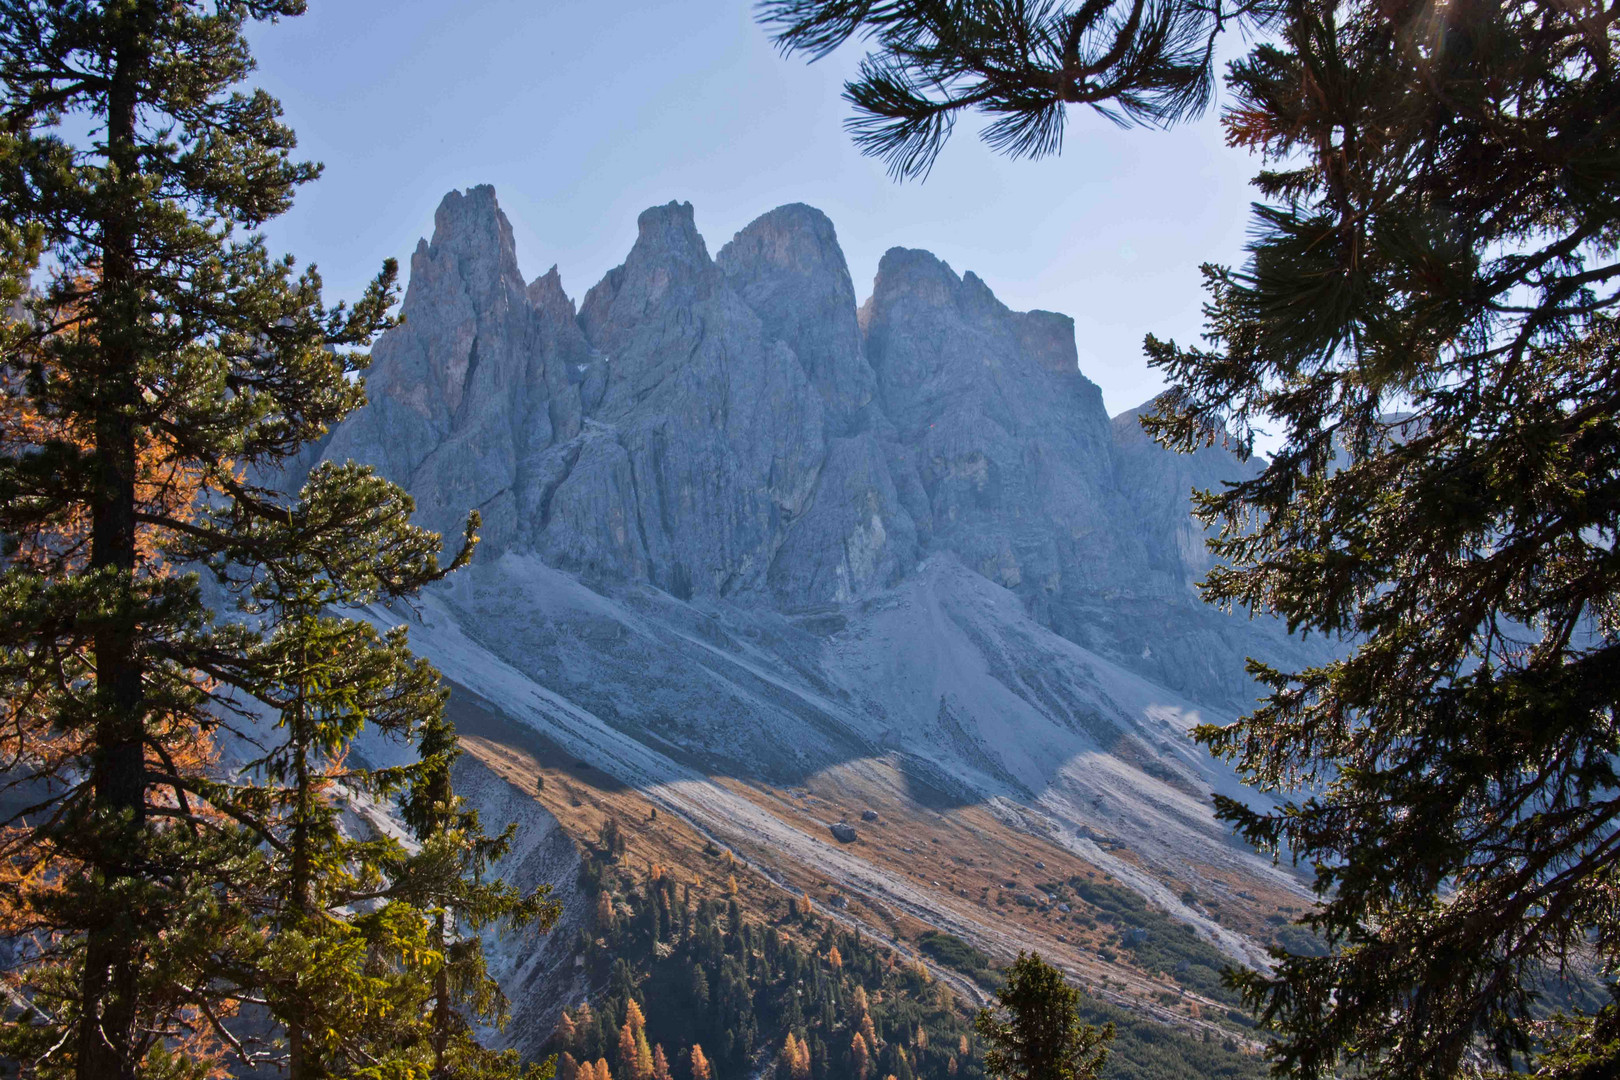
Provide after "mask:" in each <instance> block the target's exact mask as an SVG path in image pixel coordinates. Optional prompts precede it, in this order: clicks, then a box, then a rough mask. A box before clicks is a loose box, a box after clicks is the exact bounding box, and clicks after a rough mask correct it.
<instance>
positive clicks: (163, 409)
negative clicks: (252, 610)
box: [0, 0, 437, 1078]
mask: <svg viewBox="0 0 1620 1080" xmlns="http://www.w3.org/2000/svg"><path fill="white" fill-rule="evenodd" d="M302 6H303V5H302V3H301V2H300V0H255V2H251V3H241V4H217V5H216V4H205V3H196V2H192V3H185V2H162V3H160V2H157V0H121V2H117V3H112V2H108V3H91V2H75V3H50V2H41V0H5V2H3V3H0V115H3V116H4V118H5V122H4V125H3V131H0V146H3V152H4V155H3V156H4V159H5V161H6V163H7V164H6V167H5V168H4V169H3V170H0V174H3V175H0V221H4V222H5V225H4V227H0V263H3V264H4V265H3V266H0V269H3V270H4V271H5V272H6V273H7V274H8V278H7V280H6V282H5V284H4V286H3V288H0V293H3V294H4V295H6V296H8V297H18V296H21V295H22V294H23V293H24V291H25V286H28V285H30V284H31V285H32V286H33V288H34V290H35V291H33V292H32V293H31V294H30V297H29V299H28V301H27V304H26V308H27V311H26V314H25V315H24V317H22V318H18V319H9V320H8V321H7V322H6V325H5V327H4V332H3V334H0V365H3V370H0V393H3V394H4V395H5V396H6V397H7V398H8V399H10V400H12V401H13V402H18V401H23V402H26V403H27V406H28V410H27V411H28V412H29V413H30V414H31V415H33V416H35V417H38V418H42V419H43V420H44V421H45V422H46V424H47V425H48V427H49V428H50V429H51V432H50V433H49V434H48V436H47V437H45V438H43V439H39V440H36V439H33V438H31V437H28V436H27V435H26V433H25V434H23V435H22V436H20V437H18V436H17V435H15V434H14V433H11V432H8V433H7V435H6V437H5V438H4V439H0V442H3V444H4V446H5V453H4V454H3V456H0V534H3V535H4V538H5V543H6V547H7V551H6V554H7V556H8V558H7V561H6V563H5V565H4V569H3V571H0V573H3V576H0V627H3V629H0V682H3V683H4V685H5V690H6V692H5V697H4V701H5V706H4V708H5V712H6V717H5V720H6V723H5V725H4V727H5V730H6V732H7V735H6V736H5V737H6V738H7V739H9V740H10V745H8V746H7V747H6V751H7V759H8V760H13V761H16V762H18V763H19V765H20V766H21V767H22V768H23V770H24V772H25V776H24V777H23V782H24V783H25V784H27V785H28V786H29V787H30V788H31V789H32V790H33V791H34V792H36V793H37V794H38V795H39V796H40V801H38V802H36V803H31V804H30V805H29V806H28V808H27V811H26V818H18V819H16V820H15V821H14V822H12V824H15V825H17V826H18V828H17V829H16V830H15V831H13V832H12V833H11V834H10V835H9V837H8V845H7V848H6V855H7V858H8V860H9V861H10V864H11V866H12V868H14V869H15V868H16V867H17V866H19V865H21V866H23V867H32V868H34V869H37V870H40V871H41V872H40V873H32V874H23V875H20V876H18V877H16V878H14V879H12V884H13V887H12V888H9V889H8V890H7V891H6V895H5V897H4V901H5V904H6V905H7V907H8V909H9V911H10V912H12V913H13V914H14V915H15V917H16V918H15V925H17V926H19V927H20V928H21V929H22V930H24V931H25V932H27V933H28V934H29V937H28V938H27V940H26V942H25V943H24V945H23V952H24V956H25V961H24V969H23V971H22V972H21V973H20V974H19V976H18V979H17V985H16V986H15V988H14V989H15V991H16V993H17V994H19V995H20V996H21V999H22V1000H25V1001H26V1002H28V1009H27V1010H26V1012H25V1013H24V1015H23V1016H22V1018H21V1019H20V1020H19V1021H18V1022H16V1023H12V1024H8V1025H7V1027H6V1029H5V1031H4V1034H3V1038H4V1042H5V1050H6V1052H7V1053H9V1054H10V1055H12V1056H13V1057H14V1058H15V1059H17V1060H21V1061H23V1062H25V1063H27V1066H28V1067H29V1068H30V1069H32V1070H34V1071H36V1072H37V1073H39V1074H41V1075H66V1074H75V1075H78V1076H83V1077H97V1078H102V1077H107V1078H113V1077H120V1078H124V1077H133V1076H135V1075H137V1074H138V1073H139V1072H141V1071H142V1070H154V1071H159V1072H161V1071H171V1072H172V1071H175V1070H181V1071H184V1070H186V1069H189V1068H193V1067H195V1066H192V1065H188V1064H186V1062H185V1057H186V1056H188V1055H191V1054H198V1055H203V1056H204V1057H205V1058H206V1056H207V1054H208V1053H209V1052H210V1051H209V1048H208V1046H207V1043H208V1041H209V1040H214V1041H216V1042H218V1043H221V1044H225V1045H228V1044H230V1043H231V1041H232V1036H231V1034H230V1032H229V1031H228V1029H227V1028H226V1027H225V1025H224V1024H223V1019H224V1018H225V1017H226V1015H227V1014H228V1013H229V1011H230V1008H231V1002H232V1000H233V998H234V997H235V996H238V994H239V991H237V990H236V989H234V986H233V984H234V980H235V979H236V977H237V975H238V973H239V971H240V970H241V967H242V965H241V961H242V958H243V957H244V956H248V957H251V954H252V953H253V952H254V950H255V949H256V948H257V943H258V940H259V937H258V935H257V933H256V932H255V931H254V918H255V910H256V909H255V901H256V896H255V890H256V888H257V885H258V884H259V880H260V870H261V862H262V858H263V852H262V850H261V849H260V843H261V841H262V839H263V836H264V831H265V830H264V829H262V828H259V827H258V826H256V825H254V824H252V823H249V822H246V821H243V820H242V819H241V818H240V816H239V815H238V814H236V813H233V809H232V808H230V807H228V806H224V805H220V804H214V803H211V802H210V799H209V792H208V791H207V790H206V767H207V764H208V759H209V756H210V752H209V750H208V747H207V743H208V733H209V732H210V730H211V729H213V728H214V727H215V726H217V725H218V724H219V723H220V722H221V720H222V717H223V716H228V715H229V707H230V704H231V698H232V695H233V694H236V693H238V692H241V691H247V692H251V688H252V687H253V686H255V685H258V684H259V683H260V682H261V681H262V680H261V676H262V674H263V673H262V671H260V670H258V669H256V668H255V667H254V662H253V660H252V659H251V657H250V654H251V653H252V651H253V649H254V647H255V644H256V642H257V638H256V636H255V635H254V634H252V633H250V632H247V631H245V630H244V629H243V628H242V627H241V626H240V625H239V624H232V625H225V626H220V625H216V624H214V623H213V621H212V620H211V618H210V614H209V610H208V608H207V606H206V605H205V604H204V601H203V597H202V595H201V591H200V587H199V579H198V577H197V575H196V574H195V573H187V572H181V568H183V567H184V566H185V565H186V564H188V563H190V564H193V565H201V566H203V567H205V568H207V569H211V570H217V569H218V568H219V567H221V566H223V565H224V564H226V563H229V562H232V561H234V560H236V559H238V558H240V557H242V556H243V555H252V554H253V553H252V552H251V550H250V549H251V546H252V543H253V541H252V540H251V539H250V537H251V535H252V534H253V532H254V530H255V528H256V527H257V526H259V525H262V524H263V523H265V522H267V521H280V520H282V519H284V518H285V516H286V514H287V505H286V503H285V502H284V501H283V499H282V498H281V497H279V495H278V493H277V492H275V491H273V490H271V489H268V488H266V487H263V486H260V485H259V484H256V483H255V482H253V481H252V480H251V479H250V477H252V476H254V475H260V474H262V473H264V472H266V471H268V472H273V471H274V469H275V467H276V465H277V463H278V462H280V461H282V460H284V459H286V458H287V457H289V456H290V455H292V454H294V453H296V452H297V451H298V450H299V449H300V448H301V447H302V446H303V445H304V444H305V443H307V442H308V441H309V440H311V439H314V438H316V437H318V436H319V435H321V434H322V433H323V432H324V431H325V430H327V429H328V428H329V427H330V425H331V424H333V423H335V422H336V421H337V420H339V419H341V418H342V417H343V416H344V415H345V414H346V413H347V412H348V411H350V410H351V409H353V408H354V407H355V406H356V405H357V404H358V403H359V402H360V401H361V400H362V394H363V391H362V388H361V386H360V385H359V384H358V382H357V381H355V380H353V379H351V378H350V376H351V375H352V374H354V373H355V372H357V371H359V370H360V369H361V368H363V367H364V364H365V357H364V355H363V354H359V353H356V352H354V351H353V350H354V348H355V347H359V346H363V345H365V344H366V343H367V342H368V341H369V339H370V337H371V335H372V334H374V333H375V332H376V331H378V330H379V329H381V328H383V327H385V326H386V325H387V317H386V313H387V310H388V308H389V306H390V304H391V303H392V300H393V296H394V284H393V282H394V274H395V271H394V267H393V266H392V264H389V265H388V266H386V267H385V268H384V271H383V273H382V274H381V275H380V276H379V278H378V279H377V280H376V281H375V282H374V283H373V285H372V286H371V288H370V289H369V290H368V292H367V293H366V295H365V296H364V298H363V299H362V300H361V301H360V302H359V303H358V304H357V305H356V307H355V308H354V309H353V310H352V311H350V310H345V309H343V308H342V307H338V308H333V309H327V308H324V307H323V306H322V302H321V298H320V279H319V277H318V276H317V275H316V274H315V273H314V271H313V269H310V270H306V271H304V272H303V273H302V274H295V273H294V271H293V266H292V263H291V262H290V261H285V260H283V261H275V260H272V259H271V258H270V256H269V255H268V253H267V251H266V249H265V246H264V244H263V242H262V240H261V239H260V238H259V237H258V235H257V234H256V233H255V231H254V230H256V229H257V228H258V227H259V226H260V225H262V224H263V223H264V222H265V221H266V220H267V219H269V218H271V217H273V216H275V215H276V214H278V213H280V212H281V211H283V210H284V209H285V208H286V207H287V205H288V204H289V202H290V200H291V197H292V193H293V190H294V189H295V188H296V187H297V186H298V185H300V184H302V183H305V182H307V181H309V180H311V179H313V178H314V177H315V176H316V175H317V173H318V168H317V167H316V166H313V165H308V164H303V163H299V162H297V161H295V160H293V158H292V156H291V151H292V149H293V146H294V140H293V136H292V133H291V132H290V131H289V130H288V129H287V128H286V127H285V126H284V125H282V124H281V122H280V120H279V107H278V106H277V104H276V102H275V101H274V99H272V98H270V97H269V96H268V95H265V94H263V93H245V94H244V93H239V92H237V91H236V88H237V86H238V84H239V83H240V82H241V81H242V79H243V78H244V77H245V76H246V75H247V73H248V72H249V71H250V70H251V66H252V61H251V58H250V56H249V53H248V51H247V48H246V45H245V42H244V39H243V37H242V28H243V25H244V23H245V21H246V20H248V19H249V18H257V19H270V18H275V17H278V16H283V15H295V14H298V13H299V11H301V9H302ZM41 255H44V256H47V257H48V258H47V259H46V260H45V261H44V262H43V263H40V262H39V261H38V259H39V256H41ZM36 268H40V269H39V274H38V275H37V277H35V276H34V271H35V269H36ZM6 411H7V412H10V411H11V410H9V409H8V410H6ZM177 494H183V495H184V496H185V497H184V498H179V499H177V498H176V495H177ZM334 494H335V493H334ZM199 511H205V512H202V513H199ZM24 553H26V554H27V556H28V557H22V558H18V557H16V556H18V555H20V554H24ZM428 568H429V564H428V563H424V562H418V563H415V564H413V565H412V566H410V567H405V566H399V567H393V568H390V569H388V570H382V569H379V570H377V571H375V572H373V574H372V576H373V577H374V578H380V579H382V580H384V581H387V580H388V579H389V578H390V575H391V574H393V573H396V572H397V573H398V574H399V575H400V577H399V579H398V584H399V585H400V586H401V587H402V588H404V589H405V590H406V591H408V590H409V588H410V582H409V581H407V580H406V579H407V578H408V577H409V576H410V575H411V574H413V573H416V572H418V571H422V570H424V569H428ZM431 572H435V573H436V572H437V567H436V566H432V567H431ZM249 967H251V964H249ZM199 1040H200V1041H199ZM176 1051H179V1052H178V1053H177V1052H176Z"/></svg>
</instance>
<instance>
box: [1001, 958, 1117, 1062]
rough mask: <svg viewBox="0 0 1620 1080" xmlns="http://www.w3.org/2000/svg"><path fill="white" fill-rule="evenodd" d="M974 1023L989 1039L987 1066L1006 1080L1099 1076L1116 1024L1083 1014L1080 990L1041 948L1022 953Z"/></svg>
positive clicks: (1009, 968)
mask: <svg viewBox="0 0 1620 1080" xmlns="http://www.w3.org/2000/svg"><path fill="white" fill-rule="evenodd" d="M997 1000H998V1008H996V1009H983V1010H980V1012H979V1015H978V1018H977V1020H975V1021H974V1029H975V1030H976V1031H977V1032H978V1034H979V1038H981V1039H983V1040H984V1043H985V1046H986V1050H985V1055H984V1071H985V1072H987V1073H989V1074H990V1075H991V1076H996V1077H1001V1078H1002V1080H1094V1078H1095V1077H1097V1076H1098V1075H1099V1074H1100V1073H1101V1070H1102V1067H1103V1063H1104V1062H1106V1061H1107V1060H1108V1043H1109V1042H1110V1041H1112V1039H1113V1038H1114V1027H1113V1025H1112V1024H1105V1025H1104V1026H1103V1027H1100V1028H1096V1027H1092V1026H1091V1025H1090V1024H1087V1023H1085V1022H1084V1021H1082V1020H1081V1019H1080V991H1078V990H1076V989H1075V988H1074V987H1072V986H1070V985H1069V984H1068V983H1067V982H1065V981H1064V979H1063V973H1062V972H1061V971H1059V970H1058V969H1057V968H1055V967H1053V966H1052V965H1050V964H1048V963H1046V962H1045V961H1043V960H1042V959H1041V957H1040V954H1039V953H1027V954H1026V953H1022V952H1021V953H1019V954H1018V959H1017V960H1014V961H1013V963H1012V965H1011V966H1010V967H1008V968H1007V980H1006V983H1005V985H1003V986H1002V988H1001V991H1000V992H999V993H998V994H997Z"/></svg>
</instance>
